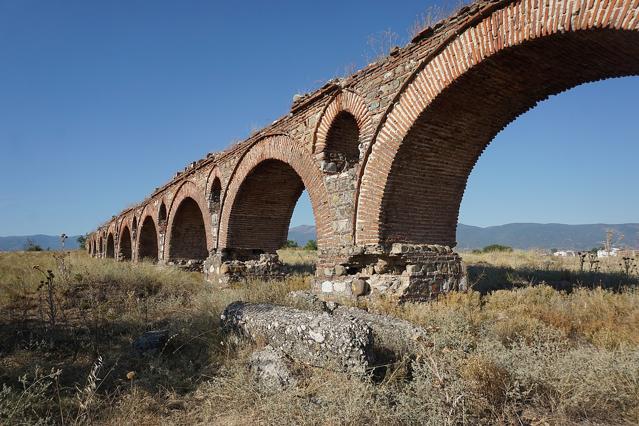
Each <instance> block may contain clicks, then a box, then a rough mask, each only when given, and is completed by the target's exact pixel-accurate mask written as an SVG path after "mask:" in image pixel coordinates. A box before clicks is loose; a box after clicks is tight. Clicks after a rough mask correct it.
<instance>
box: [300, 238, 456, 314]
mask: <svg viewBox="0 0 639 426" xmlns="http://www.w3.org/2000/svg"><path fill="white" fill-rule="evenodd" d="M349 250H350V253H348V254H347V255H346V256H344V253H337V254H336V253H320V262H319V265H322V264H324V266H323V267H321V266H320V267H318V270H317V272H316V276H315V279H314V282H313V288H312V290H313V292H314V293H316V294H317V295H318V296H320V297H321V298H322V299H325V300H339V299H343V298H351V299H352V298H357V297H380V296H382V297H388V298H390V299H391V300H395V301H397V302H399V303H402V302H413V301H415V302H416V301H427V300H431V299H433V298H434V297H436V296H437V295H438V294H440V293H442V292H448V291H452V290H465V289H466V287H467V283H466V271H465V268H464V265H463V263H462V260H461V257H460V256H459V255H458V254H457V253H455V252H454V251H453V250H452V249H451V248H450V247H447V246H441V245H425V244H423V245H416V244H393V245H392V246H391V247H390V248H385V247H382V246H367V247H363V248H361V247H359V248H358V247H356V248H352V249H349ZM340 256H342V260H341V261H336V259H337V258H338V257H340ZM331 262H334V263H337V265H336V266H334V267H331V266H325V265H327V264H330V263H331Z"/></svg>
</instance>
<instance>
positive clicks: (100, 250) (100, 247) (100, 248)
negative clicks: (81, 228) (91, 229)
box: [96, 237, 104, 256]
mask: <svg viewBox="0 0 639 426" xmlns="http://www.w3.org/2000/svg"><path fill="white" fill-rule="evenodd" d="M103 252H104V241H103V240H102V237H100V240H99V242H98V247H97V248H96V254H97V255H98V256H101V255H102V253H103Z"/></svg>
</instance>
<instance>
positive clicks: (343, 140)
mask: <svg viewBox="0 0 639 426" xmlns="http://www.w3.org/2000/svg"><path fill="white" fill-rule="evenodd" d="M371 130H372V123H371V119H370V114H369V113H368V108H367V107H366V104H365V103H364V101H363V100H362V98H361V97H360V96H358V95H357V94H355V93H353V92H351V91H341V92H339V93H338V94H337V95H335V97H334V98H333V100H332V101H331V102H330V103H329V104H328V105H327V106H326V108H325V109H324V111H323V112H322V117H321V118H320V120H319V122H318V124H317V127H316V129H315V135H314V141H313V152H314V153H315V154H317V155H319V157H320V159H322V160H325V161H335V160H337V161H343V160H346V161H347V162H349V163H357V162H358V161H359V159H360V144H361V143H363V142H364V141H365V140H366V139H367V138H366V136H367V135H370V133H371ZM340 157H342V159H340Z"/></svg>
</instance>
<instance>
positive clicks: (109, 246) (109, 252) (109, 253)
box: [104, 231, 115, 259]
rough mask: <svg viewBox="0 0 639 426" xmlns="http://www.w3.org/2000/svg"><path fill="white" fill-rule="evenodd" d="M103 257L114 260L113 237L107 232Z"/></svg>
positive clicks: (111, 233)
mask: <svg viewBox="0 0 639 426" xmlns="http://www.w3.org/2000/svg"><path fill="white" fill-rule="evenodd" d="M104 253H105V254H104V257H107V258H110V259H115V237H114V235H113V232H111V231H109V232H108V233H107V238H106V248H105V252H104Z"/></svg>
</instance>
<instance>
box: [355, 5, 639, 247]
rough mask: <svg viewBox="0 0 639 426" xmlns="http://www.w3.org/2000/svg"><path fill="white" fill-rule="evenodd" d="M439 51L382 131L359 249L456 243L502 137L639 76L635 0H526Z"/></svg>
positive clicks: (366, 176)
mask: <svg viewBox="0 0 639 426" xmlns="http://www.w3.org/2000/svg"><path fill="white" fill-rule="evenodd" d="M491 7H492V9H486V11H485V13H481V14H480V13H478V14H477V15H478V16H480V17H481V18H482V19H480V20H475V21H469V22H468V24H467V26H466V28H463V29H462V30H460V31H459V33H458V35H457V36H456V37H454V38H452V39H450V40H449V41H448V43H446V44H444V45H442V46H441V48H440V49H438V50H436V51H435V53H434V54H433V56H431V57H429V58H428V59H427V60H426V61H425V62H424V63H423V65H422V66H421V67H419V68H418V70H417V71H416V73H415V74H414V75H413V77H412V78H411V79H409V80H408V82H407V83H406V85H405V86H404V87H403V90H402V91H401V92H400V94H399V95H398V97H397V98H396V100H395V102H394V103H393V105H392V107H391V108H390V109H389V111H388V113H387V115H386V117H385V119H384V121H383V122H382V124H381V125H380V127H379V129H378V132H377V134H376V136H375V141H374V143H373V144H372V145H371V147H370V148H369V150H368V152H367V155H366V157H365V160H364V167H363V168H362V171H361V175H360V179H359V188H358V193H357V204H356V230H355V239H356V242H357V243H358V244H377V243H391V242H411V243H428V244H443V245H449V246H454V245H455V244H456V242H455V230H456V226H457V218H458V213H459V205H460V203H461V198H462V196H463V193H464V190H465V187H466V181H467V178H468V175H469V174H470V172H471V171H472V168H473V166H474V164H475V163H476V161H477V159H478V158H479V156H480V154H481V153H482V152H483V150H484V149H485V147H486V146H487V145H488V144H489V143H490V141H491V140H492V139H493V138H494V136H495V135H496V134H497V133H498V132H499V131H500V130H501V129H503V128H504V127H505V126H506V125H507V124H508V123H510V122H511V121H513V120H514V119H515V118H517V117H518V116H519V115H520V114H522V113H524V112H525V111H527V110H528V109H530V108H532V107H534V106H535V105H536V103H537V102H539V101H540V100H543V99H545V98H547V97H548V96H550V95H553V94H557V93H560V92H562V91H565V90H567V89H570V88H572V87H575V86H577V85H579V84H582V83H586V82H590V81H596V80H600V79H604V78H611V77H618V76H627V75H636V74H639V32H638V31H637V24H638V23H639V21H638V19H639V14H638V13H637V4H636V2H633V1H628V0H621V1H619V2H605V1H602V0H593V1H592V2H590V3H588V4H587V3H586V2H582V1H580V0H567V1H557V0H550V1H541V0H530V1H517V2H510V3H508V4H499V5H497V6H491Z"/></svg>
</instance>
